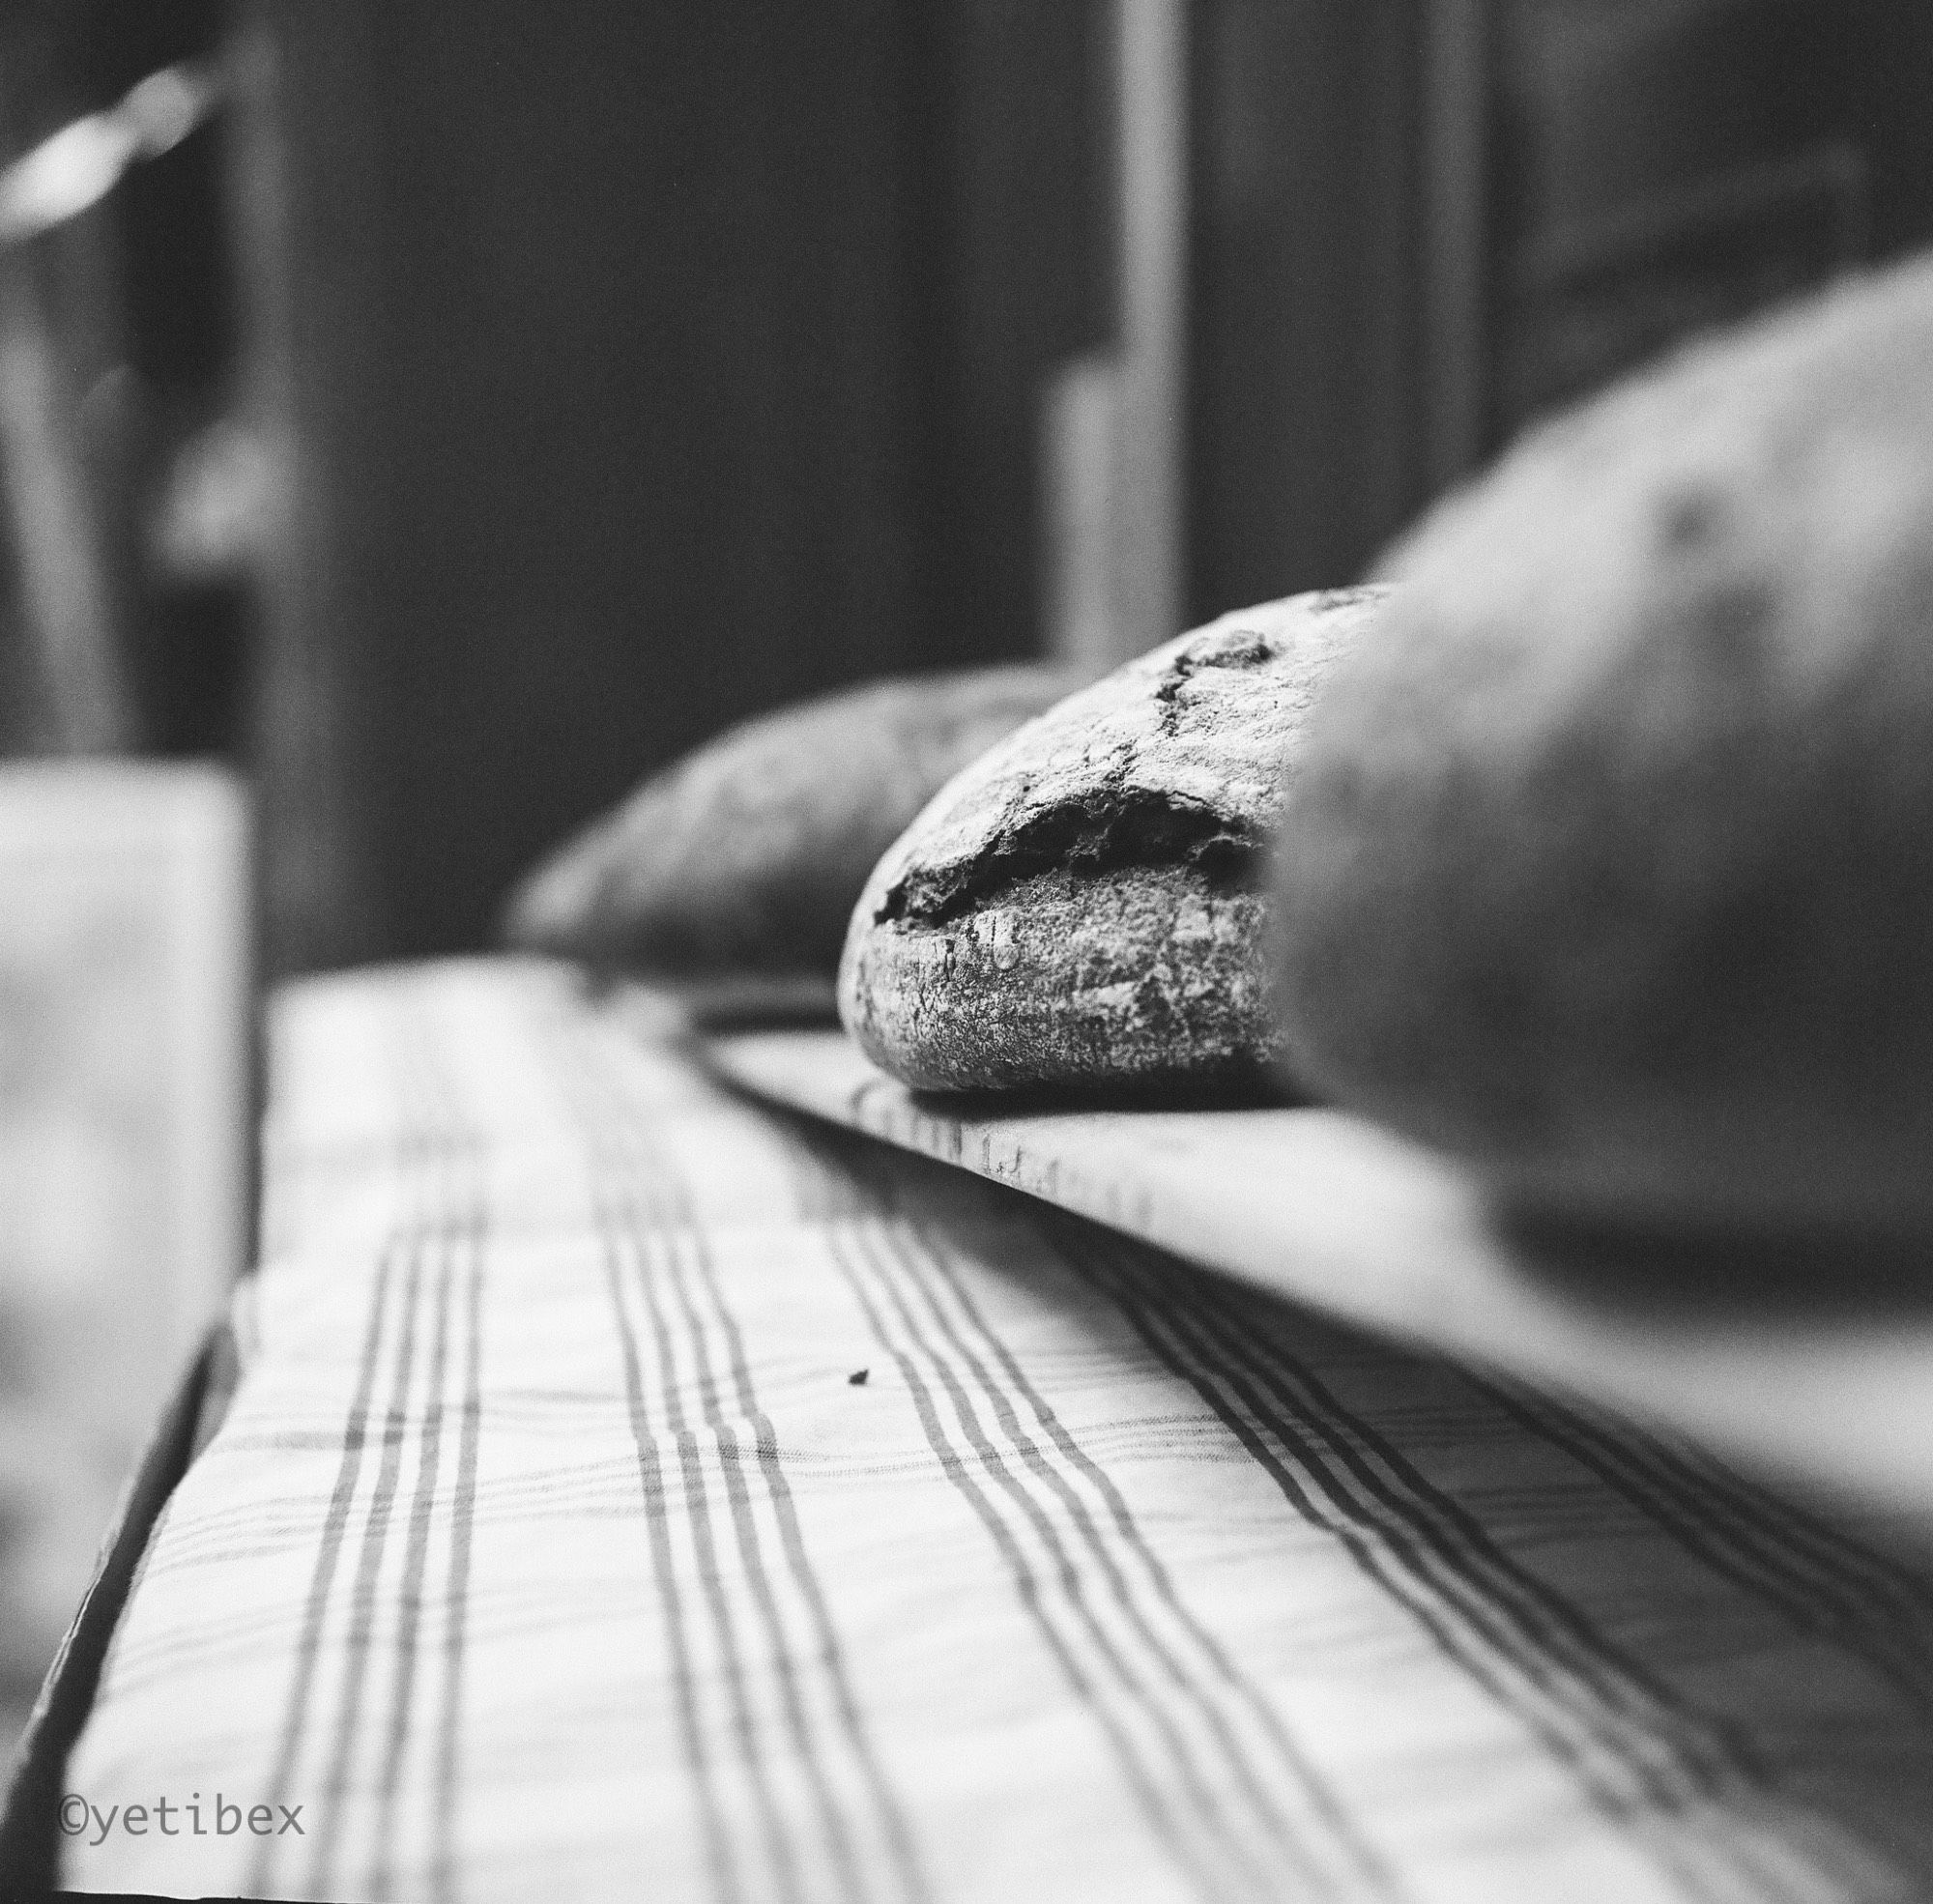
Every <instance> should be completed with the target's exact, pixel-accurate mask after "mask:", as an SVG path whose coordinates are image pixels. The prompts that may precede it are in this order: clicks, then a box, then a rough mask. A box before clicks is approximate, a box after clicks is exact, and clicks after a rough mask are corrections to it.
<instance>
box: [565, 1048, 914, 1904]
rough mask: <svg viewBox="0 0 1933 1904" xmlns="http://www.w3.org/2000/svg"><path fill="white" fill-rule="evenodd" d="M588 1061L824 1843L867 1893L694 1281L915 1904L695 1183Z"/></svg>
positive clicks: (900, 1883)
mask: <svg viewBox="0 0 1933 1904" xmlns="http://www.w3.org/2000/svg"><path fill="white" fill-rule="evenodd" d="M583 1058H584V1061H585V1063H586V1065H587V1067H588V1069H589V1071H590V1074H591V1076H592V1077H594V1078H595V1079H596V1080H597V1082H599V1083H600V1084H601V1086H602V1087H603V1089H604V1091H605V1092H607V1093H608V1103H607V1104H606V1105H604V1106H602V1107H600V1109H601V1111H602V1113H603V1114H602V1115H601V1116H600V1119H599V1123H600V1128H602V1129H604V1130H606V1131H609V1132H612V1133H616V1134H618V1135H620V1136H621V1137H622V1138H623V1139H624V1140H625V1149H624V1152H623V1161H624V1162H625V1163H626V1164H627V1165H628V1167H629V1168H628V1172H627V1181H629V1182H632V1183H636V1184H639V1185H641V1186H642V1187H643V1189H644V1194H645V1196H646V1198H647V1201H648V1205H649V1217H650V1220H651V1221H652V1223H653V1224H655V1225H656V1226H658V1227H659V1228H660V1229H661V1230H662V1231H663V1232H664V1236H665V1239H666V1240H665V1245H664V1254H665V1259H666V1262H667V1267H668V1269H669V1272H670V1280H671V1282H672V1284H673V1286H674V1289H675V1293H676V1295H677V1298H678V1304H679V1308H680V1311H681V1313H682V1314H683V1317H684V1321H685V1325H686V1331H687V1336H688V1339H689V1341H690V1343H691V1346H692V1351H693V1355H694V1359H695V1361H696V1363H697V1367H698V1376H699V1391H700V1394H701V1396H702V1397H703V1399H704V1406H705V1414H706V1421H707V1426H708V1427H709V1428H710V1429H711V1431H712V1433H713V1435H714V1437H715V1438H716V1440H717V1443H718V1447H719V1451H720V1460H721V1465H722V1466H723V1469H724V1472H725V1475H726V1479H727V1484H728V1488H729V1490H730V1493H731V1498H732V1504H733V1516H734V1524H735V1527H736V1531H737V1536H738V1542H739V1547H740V1553H741V1556H742V1557H743V1558H744V1560H745V1562H746V1572H747V1577H748V1580H749V1583H750V1585H751V1587H752V1590H753V1593H754V1596H755V1600H756V1602H757V1604H758V1607H759V1610H760V1614H761V1617H762V1619H763V1622H764V1624H765V1632H766V1636H767V1639H768V1641H769V1643H770V1645H771V1648H772V1653H773V1658H774V1659H775V1661H776V1663H777V1669H778V1673H779V1679H780V1686H781V1690H782V1693H783V1697H784V1701H785V1707H786V1716H787V1724H788V1730H789V1732H790V1733H791V1736H792V1739H793V1746H794V1749H795V1750H796V1752H797V1754H798V1757H799V1760H800V1763H801V1765H802V1766H803V1768H804V1770H805V1773H806V1775H807V1778H808V1781H809V1782H810V1784H811V1786H812V1789H813V1793H814V1798H815V1801H816V1803H817V1806H818V1808H819V1811H820V1816H821V1822H822V1830H823V1832H824V1835H825V1838H826V1841H827V1848H828V1851H829V1853H830V1855H831V1857H832V1861H833V1863H834V1865H835V1867H836V1868H837V1869H838V1871H839V1874H840V1880H841V1887H842V1890H843V1892H844V1894H846V1895H848V1896H852V1897H858V1898H864V1897H866V1896H867V1895H869V1894H870V1891H869V1887H868V1886H867V1884H866V1881H865V1876H864V1866H863V1864H862V1863H861V1862H860V1861H858V1859H857V1858H856V1857H855V1854H854V1849H853V1845H852V1840H851V1831H850V1829H849V1827H848V1825H847V1823H846V1820H845V1816H844V1813H843V1809H842V1807H841V1805H840V1803H839V1800H838V1798H837V1796H836V1794H835V1793H834V1792H833V1790H832V1788H831V1785H830V1783H829V1781H828V1778H827V1776H826V1771H825V1767H824V1765H823V1762H822V1752H821V1746H820V1742H819V1740H818V1737H817V1733H816V1728H815V1727H814V1725H813V1724H812V1722H811V1718H810V1716H809V1714H808V1712H807V1710H806V1707H805V1705H804V1703H803V1700H802V1698H801V1688H800V1681H799V1665H798V1661H797V1660H796V1659H794V1658H793V1653H792V1649H791V1645H790V1643H789V1640H788V1637H787V1634H786V1631H785V1628H784V1624H783V1621H782V1619H781V1616H780V1613H779V1608H778V1602H777V1597H776V1595H775V1593H774V1592H773V1589H772V1585H771V1582H770V1580H769V1578H768V1576H767V1574H766V1572H765V1560H764V1555H763V1552H762V1549H761V1543H760V1541H759V1536H758V1530H757V1524H756V1521H755V1520H754V1518H753V1511H752V1503H751V1495H750V1488H749V1486H748V1485H747V1478H746V1475H745V1472H744V1468H743V1464H742V1457H741V1454H740V1450H739V1446H738V1441H737V1437H736V1433H735V1431H734V1430H733V1429H732V1428H731V1427H730V1425H729V1424H728V1423H727V1421H726V1419H725V1416H724V1413H723V1410H722V1409H721V1407H720V1406H719V1402H718V1384H717V1382H716V1380H715V1379H714V1376H713V1373H712V1367H711V1346H710V1342H709V1336H708V1326H709V1325H708V1324H707V1320H706V1317H705V1314H704V1313H703V1305H701V1304H700V1303H698V1302H696V1301H694V1299H693V1293H692V1289H691V1286H690V1284H691V1282H692V1281H694V1280H695V1281H696V1282H697V1283H698V1284H701V1285H702V1288H703V1291H704V1295H705V1297H706V1299H707V1302H708V1305H709V1309H710V1311H711V1313H712V1314H713V1315H714V1316H715V1317H716V1319H717V1324H718V1327H719V1329H720V1331H721V1333H722V1335H723V1338H724V1342H725V1358H726V1362H727V1365H728V1368H729V1370H730V1375H731V1381H732V1386H733V1393H734V1395H735V1397H736V1400H737V1403H738V1406H739V1408H740V1409H741V1410H742V1411H743V1414H744V1416H745V1419H746V1420H747V1421H748V1422H749V1423H750V1425H751V1427H752V1432H753V1451H754V1457H755V1459H756V1461H757V1463H758V1473H759V1478H760V1480H761V1482H762V1483H763V1486H764V1488H765V1498H766V1500H767V1503H768V1505H769V1506H770V1507H771V1509H772V1512H773V1515H774V1518H775V1519H776V1521H777V1524H778V1529H779V1538H780V1547H781V1550H782V1552H783V1554H784V1557H785V1563H786V1570H787V1572H788V1573H789V1575H790V1576H791V1579H792V1582H793V1587H794V1589H795V1590H796V1592H797V1594H798V1597H799V1600H800V1601H801V1602H802V1603H803V1605H804V1607H805V1610H806V1614H807V1621H808V1625H809V1627H810V1629H811V1630H812V1636H813V1639H814V1642H815V1644H816V1647H817V1651H818V1658H819V1659H820V1660H821V1661H822V1666H823V1670H824V1673H825V1677H826V1683H827V1690H828V1692H829V1693H830V1695H831V1698H832V1703H833V1707H834V1711H835V1713H836V1715H837V1718H838V1728H839V1731H840V1733H841V1735H842V1736H843V1739H844V1742H845V1745H846V1748H847V1750H848V1751H849V1753H850V1754H851V1759H852V1763H853V1765H854V1767H855V1769H856V1771H857V1773H858V1774H859V1778H860V1781H861V1783H862V1785H863V1787H864V1789H865V1790H866V1792H867V1794H868V1797H869V1799H870V1800H871V1802H872V1804H873V1807H874V1810H875V1814H876V1822H877V1825H878V1828H879V1831H880V1837H881V1839H882V1841H883V1842H884V1844H885V1846H886V1848H887V1852H888V1855H889V1856H890V1857H891V1859H892V1861H893V1865H894V1871H895V1876H896V1879H897V1884H896V1887H895V1889H896V1890H897V1892H898V1894H899V1895H900V1896H902V1897H903V1898H905V1899H907V1900H909V1904H918V1901H919V1900H922V1899H925V1898H926V1897H928V1896H929V1895H930V1890H929V1887H928V1884H927V1881H926V1877H925V1874H924V1872H923V1871H922V1869H921V1867H920V1863H919V1860H918V1857H917V1854H916V1852H915V1849H914V1846H913V1840H912V1833H911V1830H910V1827H909V1824H908V1822H907V1820H906V1817H905V1815H904V1812H903V1809H902V1807H901V1805H900V1803H899V1802H898V1800H897V1798H896V1796H895V1795H894V1793H893V1792H892V1790H891V1788H890V1786H889V1785H888V1783H887V1781H886V1778H885V1775H884V1773H883V1771H882V1770H881V1768H880V1763H879V1759H878V1755H877V1754H876V1752H875V1751H874V1748H873V1745H872V1741H871V1739H870V1737H869V1736H868V1734H867V1732H866V1729H865V1726H864V1724H863V1722H862V1721H861V1718H860V1715H859V1709H858V1702H857V1700H856V1698H855V1697H854V1695H853V1692H852V1688H851V1683H850V1676H849V1672H848V1668H847V1665H846V1660H845V1656H844V1652H843V1649H842V1647H841V1644H840V1641H839V1637H838V1634H837V1631H836V1630H835V1629H834V1627H833V1624H832V1620H831V1616H830V1612H829V1609H828V1608H827V1606H826V1603H825V1597H824V1594H823V1592H822V1589H821V1587H820V1584H819V1580H818V1577H817V1574H816V1573H815V1572H814V1570H813V1568H812V1565H811V1561H810V1558H809V1556H808V1554H807V1551H806V1546H805V1542H804V1538H803V1534H802V1532H801V1530H800V1527H799V1524H798V1515H797V1509H796V1505H795V1504H794V1502H793V1496H792V1487H791V1484H790V1483H789V1481H788V1480H787V1478H786V1474H785V1468H784V1463H783V1461H782V1459H781V1458H780V1454H779V1446H778V1430H777V1428H776V1427H775V1425H774V1424H773V1423H772V1421H771V1419H770V1418H769V1417H768V1416H767V1415H766V1414H765V1411H764V1409H763V1408H762V1407H761V1406H760V1404H759V1400H758V1397H757V1393H756V1390H755V1387H754V1384H753V1380H752V1373H751V1367H750V1364H749V1361H748V1360H747V1357H746V1355H745V1349H744V1341H743V1336H742V1334H741V1332H740V1330H739V1327H738V1323H737V1320H736V1317H735V1316H734V1315H733V1313H732V1312H731V1309H730V1308H729V1306H728V1305H727V1304H726V1302H725V1299H724V1295H723V1292H722V1290H721V1289H720V1287H719V1284H718V1279H717V1275H716V1272H715V1267H714V1265H713V1263H712V1260H711V1254H710V1251H709V1249H708V1247H707V1242H706V1238H705V1234H704V1228H703V1226H702V1224H701V1223H700V1222H699V1220H698V1218H697V1216H696V1213H695V1211H694V1208H693V1205H692V1201H691V1197H690V1191H689V1187H688V1186H687V1185H686V1183H685V1182H684V1180H683V1179H682V1177H681V1176H680V1175H679V1174H678V1172H677V1171H676V1169H674V1168H673V1167H672V1166H671V1164H670V1162H669V1161H668V1159H667V1158H666V1156H665V1154H664V1152H663V1149H662V1146H661V1145H660V1144H659V1143H658V1142H657V1141H656V1139H655V1136H654V1133H653V1130H652V1128H651V1125H650V1122H649V1118H648V1117H647V1116H646V1115H645V1113H644V1112H643V1111H642V1110H641V1109H640V1107H638V1106H637V1104H636V1103H635V1101H634V1100H633V1099H632V1098H631V1097H630V1095H629V1094H628V1092H627V1091H626V1090H625V1087H624V1082H623V1080H622V1078H621V1077H620V1076H619V1075H617V1074H616V1073H615V1071H614V1070H613V1068H612V1066H611V1063H610V1058H609V1054H608V1052H606V1051H605V1050H604V1048H602V1047H601V1046H593V1045H591V1044H590V1043H589V1041H587V1045H586V1049H585V1050H584V1052H583ZM687 1270H688V1271H689V1275H688V1274H687Z"/></svg>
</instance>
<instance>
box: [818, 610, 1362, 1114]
mask: <svg viewBox="0 0 1933 1904" xmlns="http://www.w3.org/2000/svg"><path fill="white" fill-rule="evenodd" d="M1378 607H1379V595H1378V593H1377V592H1376V591H1367V590H1356V591H1337V592H1332V593H1327V594H1313V595H1301V596H1297V597H1294V598H1293V599H1291V600H1288V601H1281V602H1271V603H1269V604H1267V605H1266V606H1263V607H1260V608H1253V609H1245V610H1242V611H1240V612H1239V613H1237V614H1233V615H1227V616H1224V617H1223V618H1222V619H1221V620H1219V621H1216V622H1214V623H1212V624H1211V625H1209V626H1208V627H1206V628H1201V629H1197V631H1196V632H1195V633H1193V634H1190V635H1184V636H1182V637H1181V638H1180V639H1179V640H1177V641H1173V642H1169V643H1168V644H1167V645H1166V646H1165V647H1162V648H1158V649H1155V650H1154V651H1153V652H1152V653H1150V654H1148V655H1145V656H1143V657H1142V658H1141V659H1140V660H1138V661H1133V662H1130V663H1129V664H1128V665H1127V666H1126V667H1124V668H1121V669H1119V670H1117V671H1116V672H1115V673H1114V674H1112V675H1110V676H1109V677H1108V678H1106V679H1104V680H1101V681H1098V682H1096V683H1095V684H1094V685H1093V686H1091V687H1088V688H1085V689H1083V690H1082V692H1080V693H1078V694H1075V695H1073V696H1071V697H1070V698H1069V699H1067V700H1065V701H1063V702H1061V703H1060V704H1059V705H1058V706H1057V707H1054V708H1053V710H1052V711H1051V712H1049V713H1047V714H1044V715H1042V716H1041V717H1040V718H1039V719H1037V720H1034V721H1032V722H1030V723H1029V724H1028V725H1027V726H1025V727H1024V728H1022V729H1021V730H1020V731H1019V732H1018V733H1016V734H1014V735H1013V736H1011V737H1010V738H1009V739H1007V740H1006V741H1004V742H1003V743H1002V744H1001V745H999V746H998V747H995V749H994V750H993V751H992V752H991V753H989V754H987V755H984V756H983V757H982V758H981V759H979V760H977V761H975V762H974V763H973V764H972V765H971V766H969V767H966V769H964V770H963V771H962V773H961V774H960V775H959V777H958V778H957V779H955V780H954V781H953V782H952V783H951V784H950V785H949V786H947V787H946V788H945V790H944V791H943V792H941V793H938V795H937V796H936V797H935V799H934V801H933V803H932V804H931V805H930V806H929V807H928V808H927V809H926V811H925V812H924V813H922V814H921V815H920V817H919V819H918V820H917V821H916V822H914V823H913V825H912V826H911V827H909V829H908V831H907V833H906V835H905V837H904V838H902V839H901V840H900V841H899V842H898V844H897V845H895V846H894V847H893V849H892V851H890V852H888V853H887V854H886V855H885V857H884V858H883V859H882V860H881V861H880V865H879V867H878V868H877V869H876V870H875V871H874V874H873V877H872V879H871V880H869V881H868V882H867V886H866V890H865V893H864V894H863V896H862V897H861V899H860V901H859V904H858V906H857V908H856V909H855V910H854V911H853V914H852V923H851V931H850V933H849V935H848V937H847V941H846V952H845V958H844V961H843V964H842V966H841V970H840V985H839V1005H840V1013H841V1016H842V1017H843V1018H844V1020H845V1022H846V1025H847V1028H848V1029H849V1030H850V1031H851V1033H852V1035H853V1036H854V1037H855V1038H856V1039H857V1040H858V1042H859V1044H860V1045H861V1046H862V1047H863V1048H864V1049H865V1051H866V1052H867V1053H868V1054H869V1055H870V1056H871V1057H872V1058H873V1059H874V1060H875V1062H877V1063H878V1064H880V1065H881V1066H882V1067H883V1068H884V1069H885V1070H887V1071H889V1072H891V1073H892V1074H893V1075H894V1076H895V1077H898V1078H900V1079H902V1080H904V1081H905V1082H908V1083H910V1084H914V1085H917V1086H920V1087H923V1088H929V1089H944V1090H995V1091H1012V1090H1051V1091H1063V1092H1064V1091H1073V1092H1077V1093H1082V1094H1094V1093H1100V1094H1105V1095H1108V1096H1112V1097H1123V1096H1147V1095H1153V1094H1159V1095H1174V1094H1186V1095H1189V1096H1194V1097H1200V1096H1213V1095H1219V1094H1237V1095H1249V1094H1253V1093H1254V1092H1255V1090H1257V1089H1258V1088H1260V1087H1262V1086H1263V1085H1264V1084H1265V1082H1266V1080H1267V1078H1268V1075H1269V1062H1270V1059H1271V1057H1272V1055H1273V1053H1274V1051H1275V1044H1276V1034H1275V1031H1274V1027H1273V1024H1272V1022H1271V1019H1270V1016H1269V1010H1268V1003H1267V998H1266V990H1267V986H1266V971H1265V966H1264V960H1263V954H1262V950H1261V946H1262V938H1261V920H1262V913H1263V909H1264V906H1265V900H1264V897H1263V895H1262V894H1261V893H1260V892H1259V891H1257V890H1256V880H1255V873H1256V870H1257V867H1258V864H1259V855H1260V852H1261V849H1262V846H1263V843H1264V840H1265V838H1266V836H1267V833H1268V830H1269V827H1270V825H1271V823H1272V822H1273V821H1274V819H1275V817H1276V814H1277V812H1278V810H1279V808H1280V806H1281V803H1282V799H1283V793H1284V786H1285V785H1286V783H1287V780H1288V778H1289V776H1290V774H1291V772H1292V770H1293V764H1294V758H1295V751H1296V743H1297V739H1298V737H1299V736H1300V733H1301V729H1302V724H1303V719H1304V716H1305V715H1306V713H1307V711H1308V708H1309V706H1310V704H1311V702H1312V700H1313V697H1314V694H1315V691H1316V689H1317V687H1318V686H1319V685H1320V683H1321V681H1322V679H1323V678H1324V677H1325V676H1326V675H1327V674H1328V673H1329V671H1330V669H1331V668H1332V667H1333V666H1334V665H1335V663H1336V661H1337V659H1338V658H1339V657H1340V656H1341V655H1342V654H1343V653H1344V652H1346V651H1347V650H1348V649H1350V648H1351V647H1352V646H1353V645H1354V644H1355V643H1356V642H1357V641H1358V639H1359V638H1360V637H1361V635H1362V633H1363V631H1364V629H1365V628H1366V627H1367V626H1368V625H1369V624H1370V621H1371V620H1373V619H1374V617H1375V615H1376V614H1377V612H1378Z"/></svg>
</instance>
